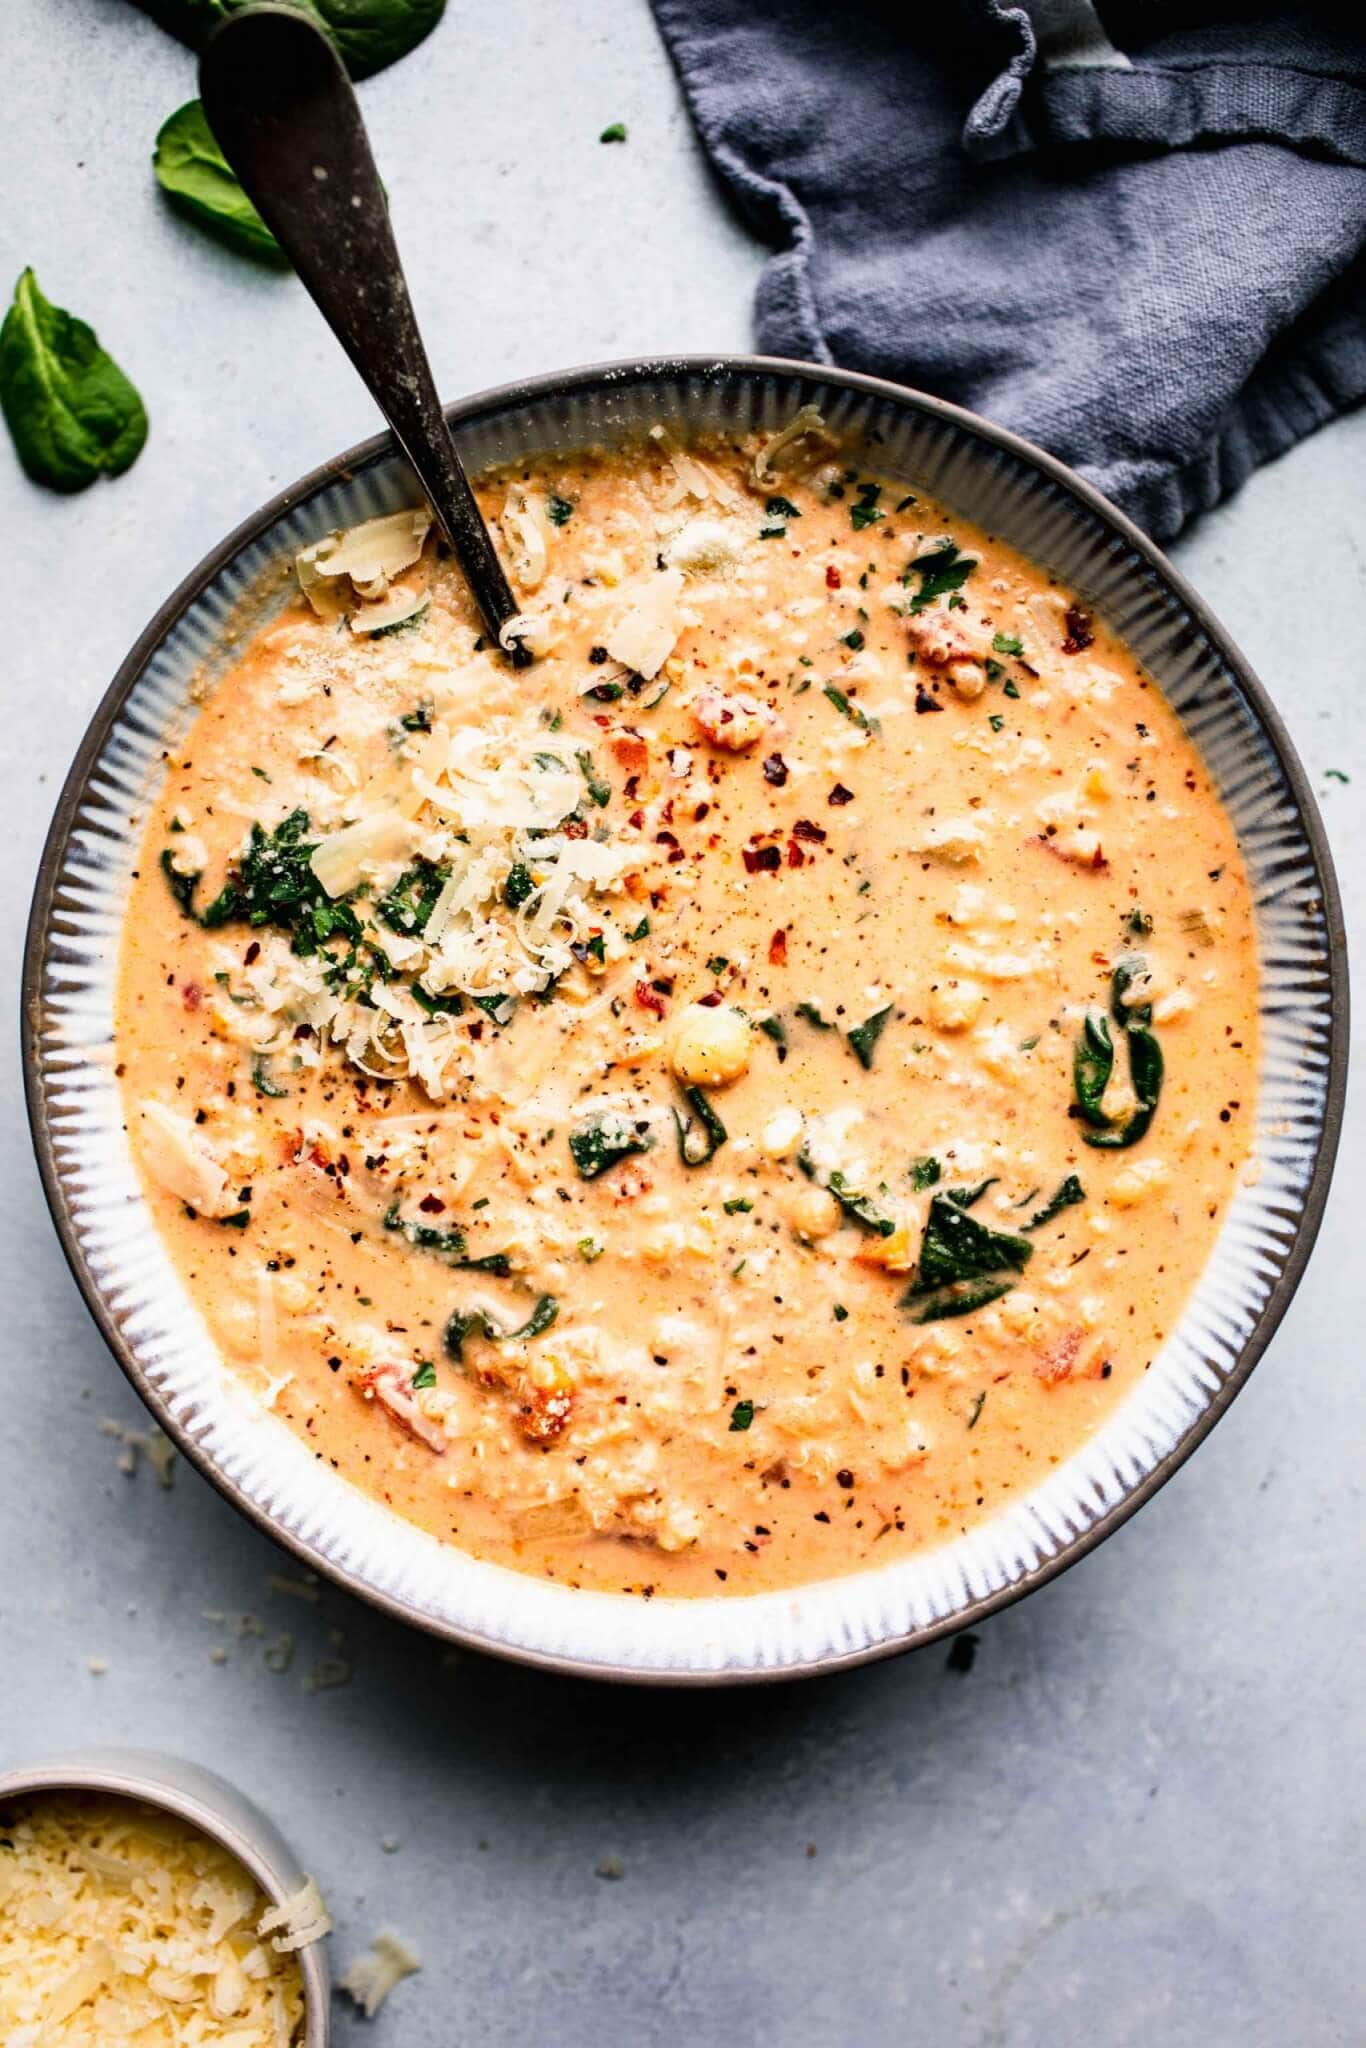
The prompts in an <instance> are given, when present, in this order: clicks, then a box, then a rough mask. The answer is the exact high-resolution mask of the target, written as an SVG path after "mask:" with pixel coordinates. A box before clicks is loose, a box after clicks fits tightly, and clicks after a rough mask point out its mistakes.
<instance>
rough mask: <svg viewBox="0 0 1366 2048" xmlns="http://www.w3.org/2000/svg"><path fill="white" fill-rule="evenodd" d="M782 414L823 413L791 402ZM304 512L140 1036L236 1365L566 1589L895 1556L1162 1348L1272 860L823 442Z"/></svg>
mask: <svg viewBox="0 0 1366 2048" xmlns="http://www.w3.org/2000/svg"><path fill="white" fill-rule="evenodd" d="M803 427H804V428H805V431H801V429H802V428H803ZM797 428H798V431H796V432H793V433H792V434H791V435H790V436H781V437H778V440H777V441H776V442H775V443H770V444H767V445H765V444H762V443H760V442H758V441H754V442H752V443H751V442H734V443H715V444H710V445H699V446H697V447H695V448H689V449H683V448H680V447H677V446H675V445H673V444H672V443H671V442H670V441H669V440H668V439H667V438H666V437H664V436H663V435H659V434H657V435H655V436H653V437H652V438H651V439H650V440H649V441H647V442H646V443H645V444H644V445H643V446H639V447H634V448H630V449H627V450H624V451H622V450H618V451H607V450H597V451H590V452H588V453H585V454H583V455H581V456H578V457H574V458H564V459H557V460H553V461H550V462H547V463H546V464H545V465H543V466H540V467H532V468H528V469H525V470H519V471H518V472H516V473H515V474H507V473H503V474H499V475H494V476H490V477H489V478H487V479H485V480H484V481H483V482H482V484H481V485H480V489H479V495H480V499H481V503H482V505H483V508H484V511H485V514H486V516H487V517H488V518H489V520H490V522H491V524H492V525H493V527H494V530H495V534H496V535H497V536H498V538H499V540H500V545H501V548H502V551H503V554H504V558H505V560H506V561H507V562H508V564H509V568H510V572H511V574H512V578H513V582H514V588H515V589H516V591H517V594H518V598H519V602H520V603H521V604H522V606H523V611H522V615H521V620H520V630H521V632H522V633H523V634H524V636H525V638H526V641H527V643H528V645H529V646H530V647H531V648H532V649H533V650H534V651H535V654H536V659H535V661H534V663H533V665H532V666H530V667H529V668H526V669H514V668H513V667H512V666H511V665H510V664H509V662H508V661H507V660H506V658H505V657H504V656H503V654H502V653H501V651H500V650H498V649H496V648H494V647H492V646H490V644H489V643H488V641H487V640H486V639H485V637H484V636H483V635H482V633H481V628H480V624H479V621H478V618H477V616H476V615H475V612H474V609H473V606H472V603H471V600H470V598H469V596H468V593H467V591H466V589H465V587H464V585H463V582H462V580H461V578H460V576H459V574H458V572H457V571H456V568H455V566H454V564H453V563H452V562H450V561H449V560H447V559H445V558H444V553H443V550H442V549H441V548H440V547H439V546H438V545H437V542H436V539H435V536H434V535H433V534H432V533H431V532H430V531H429V522H428V519H427V516H426V514H425V512H424V511H417V512H413V513H405V514H400V515H396V516H395V517H394V518H392V519H386V520H383V521H378V522H371V523H370V524H369V525H368V526H367V527H363V528H357V529H353V530H352V531H351V532H350V533H349V534H346V535H343V536H340V537H336V536H332V537H326V538H323V539H321V540H320V542H319V543H318V544H317V546H315V547H314V548H312V549H309V550H306V551H305V553H304V555H303V556H302V557H301V558H300V561H299V564H298V565H297V569H291V571H290V588H289V592H288V595H287V598H286V602H285V604H284V608H283V610H282V611H280V612H279V613H278V615H277V616H275V617H274V618H273V619H272V621H271V623H270V624H268V625H267V626H266V627H265V628H264V629H263V630H261V631H260V632H258V633H257V634H256V635H255V637H254V638H252V639H251V640H250V642H249V643H248V644H246V645H245V646H244V647H243V649H242V651H241V654H240V658H239V659H237V660H236V661H235V663H234V664H233V665H232V666H231V667H230V668H229V669H228V670H227V671H226V672H225V673H223V674H222V675H221V677H218V678H217V679H215V680H213V681H211V682H210V683H208V684H207V685H206V687H205V690H204V693H203V702H202V706H201V708H200V709H199V710H198V712H197V715H196V716H195V718H194V721H193V724H192V725H191V726H190V727H189V729H188V731H187V735H186V737H185V739H184V741H183V744H181V746H180V747H179V749H178V751H176V752H174V753H172V754H169V755H168V757H167V762H166V776H165V784H164V788H163V791H162V793H161V794H160V796H159V797H158V799H157V800H156V802H155V803H154V805H153V806H152V808H151V811H150V814H149V816H148V819H147V823H146V828H145V840H144V847H143V854H142V857H141V860H140V865H139V869H138V873H137V876H136V879H135V881H134V884H133V888H132V898H131V902H130V906H129V912H128V917H127V922H126V927H125V933H124V938H123V960H122V971H121V982H120V996H119V1016H118V1032H117V1036H118V1056H119V1073H120V1076H121V1081H122V1086H123V1089H124V1096H125V1103H126V1116H127V1125H128V1130H129V1134H130V1139H131V1142H132V1145H133V1149H134V1152H135V1156H136V1158H137V1160H138V1163H139V1166H140V1169H141V1172H142V1175H143V1178H144V1181H145V1186H146V1194H147V1200H148V1202H149V1203H150V1205H151V1207H152V1211H153V1214H154V1216H155V1218H156V1222H157V1224H158V1227H159V1229H160V1231H161V1232H162V1234H163V1236H164V1238H165V1240H166V1242H167V1243H168V1245H169V1246H170V1248H171V1250H172V1252H173V1255H174V1258H175V1260H176V1263H177V1265H178V1267H179V1269H180V1271H181V1273H182V1275H183V1276H184V1279H185V1282H186V1284H187V1286H188V1288H189V1289H190V1291H191V1293H192V1295H193V1298H194V1300H195V1301H196V1303H197V1304H198V1306H199V1308H200V1309H201V1311H202V1313H203V1315H204V1317H205V1318H206V1320H207V1323H208V1325H209V1328H210V1329H211V1331H212V1333H213V1336H214V1338H215V1340H216V1342H217V1343H218V1345H219V1346H220V1348H221V1350H222V1353H223V1355H224V1357H225V1359H226V1360H227V1361H228V1362H229V1364H230V1366H231V1368H232V1370H233V1371H234V1372H236V1373H237V1374H239V1375H241V1376H242V1377H243V1378H244V1379H245V1380H246V1381H247V1382H248V1383H249V1384H250V1385H251V1386H252V1387H253V1388H255V1389H256V1390H257V1391H258V1392H259V1394H260V1396H261V1398H262V1399H263V1400H264V1401H265V1402H266V1403H267V1404H268V1405H269V1406H270V1407H271V1408H272V1409H273V1410H274V1411H275V1412H276V1413H277V1414H278V1415H279V1416H281V1417H282V1418H283V1419H284V1420H285V1421H286V1422H287V1423H288V1424H289V1425H290V1427H292V1428H293V1429H294V1430H295V1431H297V1433H298V1434H299V1436H300V1437H301V1438H302V1440H303V1441H304V1442H305V1443H306V1444H307V1445H308V1446H309V1447H310V1449H311V1450H312V1451H313V1453H314V1455H315V1456H316V1457H318V1458H319V1459H324V1460H326V1461H327V1462H328V1463H329V1464H330V1465H331V1466H333V1467H334V1468H335V1469H336V1470H337V1471H339V1472H341V1473H342V1474H344V1475H345V1476H346V1478H347V1479H349V1480H351V1481H352V1482H354V1483H355V1484H356V1485H357V1486H359V1487H361V1488H363V1489H364V1490H365V1491H366V1492H367V1493H369V1494H372V1495H374V1496H376V1497H377V1498H378V1499H380V1500H382V1501H384V1502H387V1503H388V1504H389V1505H390V1506H391V1507H392V1508H393V1509H394V1510H395V1511H396V1512H397V1513H399V1514H400V1515H403V1516H405V1517H407V1518H408V1519H410V1520H411V1521H413V1522H415V1523H417V1524H419V1525H420V1526H422V1527H423V1528H425V1529H428V1530H430V1531H431V1532H433V1533H434V1534H435V1535H436V1536H437V1537H439V1538H440V1539H442V1540H443V1541H446V1542H449V1543H452V1544H454V1545H457V1546H459V1547H460V1548H461V1549H464V1550H466V1551H469V1552H472V1553H474V1554H475V1555H476V1556H479V1557H481V1558H486V1559H492V1560H495V1561H497V1562H499V1563H502V1564H505V1565H509V1566H512V1567H514V1568H516V1569H518V1570H521V1571H526V1572H531V1573H536V1574H539V1575H542V1576H545V1577H547V1578H551V1579H555V1580H559V1581H562V1582H566V1583H569V1584H572V1585H575V1586H586V1587H597V1588H603V1589H611V1590H628V1591H634V1592H638V1593H642V1594H646V1595H650V1594H660V1595H669V1594H674V1595H696V1594H718V1593H726V1594H731V1593H749V1592H755V1591H760V1590H769V1589H772V1588H775V1587H785V1586H793V1585H797V1584H801V1583H803V1582H807V1581H811V1580H815V1579H820V1578H826V1577H829V1576H833V1575H836V1574H840V1573H846V1572H850V1571H854V1570H857V1569H859V1568H860V1567H864V1566H868V1565H870V1564H878V1565H881V1564H884V1563H890V1562H891V1561H892V1560H893V1559H895V1558H897V1557H898V1556H903V1555H905V1554H906V1553H908V1552H910V1551H912V1550H914V1549H917V1548H919V1547H922V1546H925V1545H929V1544H934V1543H938V1542H940V1541H943V1540H945V1539H947V1538H950V1537H952V1536H954V1535H956V1534H958V1533H959V1532H961V1531H963V1530H965V1529H967V1528H969V1527H971V1526H972V1525H973V1524H974V1523H975V1522H977V1521H978V1520H980V1519H981V1518H982V1517H984V1516H988V1515H990V1514H992V1513H994V1512H995V1511H996V1510H998V1509H999V1508H1000V1507H1001V1505H1002V1504H1003V1503H1004V1502H1006V1501H1008V1500H1009V1499H1010V1498H1012V1497H1014V1496H1018V1495H1019V1494H1021V1493H1022V1492H1024V1491H1026V1490H1027V1489H1029V1488H1030V1487H1033V1486H1035V1485H1036V1484H1038V1483H1039V1482H1041V1481H1042V1480H1043V1479H1044V1478H1045V1477H1046V1476H1047V1475H1048V1473H1049V1471H1050V1470H1051V1469H1052V1468H1053V1467H1054V1466H1056V1465H1057V1464H1058V1463H1059V1462H1060V1461H1062V1460H1064V1459H1066V1458H1067V1457H1068V1456H1069V1455H1070V1454H1071V1453H1072V1452H1073V1451H1075V1450H1076V1449H1077V1448H1078V1446H1079V1445H1080V1444H1081V1443H1082V1442H1083V1441H1084V1440H1085V1439H1086V1438H1087V1437H1089V1436H1090V1435H1091V1434H1092V1433H1093V1432H1094V1431H1095V1429H1096V1428H1097V1427H1098V1425H1100V1424H1101V1423H1102V1422H1103V1421H1104V1420H1105V1419H1106V1417H1107V1416H1108V1415H1109V1414H1110V1413H1111V1412H1112V1410H1113V1409H1114V1407H1115V1405H1116V1404H1117V1403H1118V1402H1121V1401H1122V1400H1123V1399H1124V1397H1125V1395H1126V1394H1127V1393H1128V1392H1129V1391H1131V1390H1132V1388H1133V1387H1134V1386H1135V1384H1136V1383H1137V1381H1138V1380H1139V1379H1140V1378H1141V1377H1142V1375H1143V1373H1144V1372H1145V1371H1146V1370H1147V1369H1148V1367H1149V1364H1150V1362H1151V1361H1152V1359H1153V1357H1154V1355H1155V1353H1156V1352H1157V1350H1158V1347H1159V1346H1160V1345H1161V1343H1162V1341H1163V1339H1164V1338H1165V1337H1166V1336H1167V1334H1168V1333H1169V1332H1170V1331H1171V1329H1172V1328H1173V1325H1174V1323H1175V1322H1176V1320H1177V1318H1178V1316H1179V1315H1180V1313H1181V1310H1182V1306H1183V1303H1184V1302H1185V1300H1186V1297H1187V1295H1188V1294H1189V1292H1190V1289H1191V1287H1192V1285H1193V1283H1194V1281H1195V1280H1196V1278H1197V1276H1198V1274H1199V1272H1200V1270H1201V1268H1202V1266H1203V1264H1204V1262H1205V1260H1206V1258H1207V1257H1208V1255H1209V1252H1210V1249H1211V1247H1212V1245H1213V1242H1214V1239H1215V1236H1216V1234H1217V1232H1218V1229H1219V1227H1220V1221H1221V1218H1222V1216H1223V1214H1224V1211H1225V1208H1226V1206H1227V1204H1228V1202H1229V1200H1230V1198H1231V1196H1232V1195H1233V1193H1234V1191H1235V1190H1236V1188H1237V1186H1238V1185H1239V1180H1240V1176H1242V1175H1244V1174H1245V1173H1246V1172H1247V1171H1248V1170H1249V1166H1250V1139H1251V1133H1252V1129H1253V1120H1254V1107H1255V1103H1254V1075H1255V1071H1256V1056H1257V1038H1256V994H1257V965H1256V947H1255V934H1254V926H1253V913H1252V906H1251V902H1250V897H1249V891H1248V885H1247V877H1246V874H1245V871H1244V867H1243V863H1242V860H1241V858H1240V855H1239V850H1238V846H1237V843H1236V840H1235V836H1234V833H1233V830H1232V828H1231V825H1230V822H1229V819H1228V817H1227V815H1226V813H1225V811H1224V810H1223V808H1222V806H1221V804H1220V802H1219V800H1218V797H1217V795H1216V793H1215V791H1214V790H1213V788H1212V787H1211V784H1210V780H1209V777H1208V775H1207V773H1206V771H1205V769H1204V768H1203V766H1202V763H1201V761H1200V758H1199V755H1198V754H1197V752H1196V750H1195V748H1194V747H1193V746H1192V744H1191V743H1190V741H1189V740H1188V738H1187V737H1186V736H1185V734H1184V732H1183V731H1182V729H1181V726H1180V724H1179V722H1178V721H1177V719H1176V718H1175V716H1174V715H1173V713H1172V711H1171V709H1170V708H1169V706H1168V705H1167V704H1166V703H1165V702H1164V700H1163V698H1162V696H1161V693H1160V692H1159V690H1158V688H1157V687H1156V685H1155V684H1154V682H1153V681H1152V679H1151V678H1150V677H1149V676H1147V675H1146V674H1145V673H1144V672H1143V671H1142V669H1141V668H1140V667H1139V666H1138V665H1137V664H1136V663H1135V661H1134V659H1133V657H1132V656H1131V655H1130V654H1129V653H1128V652H1127V651H1126V649H1125V648H1124V647H1123V646H1122V645H1120V644H1118V643H1117V642H1116V640H1115V639H1114V638H1113V637H1112V636H1111V634H1110V633H1109V632H1107V630H1106V628H1105V625H1104V622H1103V621H1102V620H1101V619H1100V618H1098V617H1093V616H1091V615H1090V614H1089V613H1088V611H1087V610H1086V609H1085V607H1084V605H1083V604H1082V603H1081V602H1080V601H1079V600H1078V599H1077V597H1076V596H1075V594H1074V593H1072V592H1070V591H1068V590H1066V589H1063V588H1061V587H1059V586H1058V585H1057V584H1056V583H1055V582H1054V581H1053V580H1052V579H1051V578H1050V577H1049V576H1048V574H1047V573H1046V572H1044V571H1043V570H1041V569H1039V568H1037V567H1035V566H1033V565H1032V564H1031V563H1030V562H1029V561H1027V560H1026V559H1024V558H1023V557H1022V556H1021V555H1020V554H1019V553H1017V552H1016V551H1015V550H1014V549H1013V548H1011V547H1009V546H1006V545H1005V544H1003V543H1002V542H1001V541H999V540H997V539H995V538H993V537H992V536H990V535H988V534H986V533H983V532H981V531H979V530H978V529H976V528H974V527H973V526H971V525H969V524H968V523H967V522H965V521H964V520H962V519H960V518H958V517H956V516H955V515H954V514H953V513H952V512H951V511H949V510H947V509H945V508H944V507H943V506H940V505H937V504H935V503H934V502H932V501H931V500H930V499H929V498H927V497H926V496H925V495H924V494H923V493H921V492H919V491H917V490H915V489H914V488H913V487H910V486H907V485H906V484H904V483H895V482H891V481H889V480H888V479H887V478H885V477H884V476H882V475H881V474H880V473H879V472H878V470H877V469H876V467H865V466H863V465H864V463H865V462H866V461H867V460H868V459H869V456H870V451H867V450H856V449H853V448H849V447H836V446H835V445H833V444H832V442H831V441H830V440H829V439H828V438H826V437H825V435H824V433H823V431H822V430H821V429H820V427H819V425H818V423H816V422H807V421H805V420H801V419H799V421H798V422H797Z"/></svg>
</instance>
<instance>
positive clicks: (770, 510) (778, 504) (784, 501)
mask: <svg viewBox="0 0 1366 2048" xmlns="http://www.w3.org/2000/svg"><path fill="white" fill-rule="evenodd" d="M764 510H765V512H767V514H768V516H769V518H770V519H800V518H801V516H802V515H801V513H800V511H799V510H798V508H797V507H796V506H795V505H794V504H793V502H792V500H791V498H770V499H769V501H768V503H767V504H766V505H765V506H764Z"/></svg>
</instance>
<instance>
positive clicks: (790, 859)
mask: <svg viewBox="0 0 1366 2048" xmlns="http://www.w3.org/2000/svg"><path fill="white" fill-rule="evenodd" d="M787 864H788V866H789V867H790V868H803V867H805V866H806V855H805V854H804V853H803V852H802V850H801V848H800V846H798V844H797V842H796V840H795V839H789V840H788V842H787Z"/></svg>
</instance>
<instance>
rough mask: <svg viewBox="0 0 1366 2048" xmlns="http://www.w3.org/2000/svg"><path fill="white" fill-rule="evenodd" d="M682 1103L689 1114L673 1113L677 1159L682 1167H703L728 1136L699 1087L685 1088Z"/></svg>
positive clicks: (677, 1111)
mask: <svg viewBox="0 0 1366 2048" xmlns="http://www.w3.org/2000/svg"><path fill="white" fill-rule="evenodd" d="M683 1100H684V1101H685V1102H686V1103H687V1105H688V1109H689V1111H690V1112H691V1114H690V1115H687V1116H685V1115H684V1114H683V1112H682V1111H681V1110H677V1109H676V1110H675V1111H674V1128H675V1130H676V1131H677V1133H678V1156H679V1158H680V1159H681V1160H682V1161H683V1164H684V1165H685V1166H705V1165H706V1164H707V1161H708V1160H709V1159H714V1158H715V1157H716V1154H717V1153H718V1152H719V1151H720V1150H721V1147H722V1146H723V1145H724V1144H725V1142H726V1139H727V1137H728V1136H729V1133H728V1132H727V1130H726V1127H725V1125H724V1124H723V1123H722V1121H721V1119H720V1117H719V1116H718V1115H717V1114H716V1111H715V1110H714V1109H713V1108H712V1106H711V1103H710V1102H709V1101H708V1099H707V1096H706V1095H705V1093H704V1092H703V1090H702V1089H701V1088H685V1089H684V1090H683Z"/></svg>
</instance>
